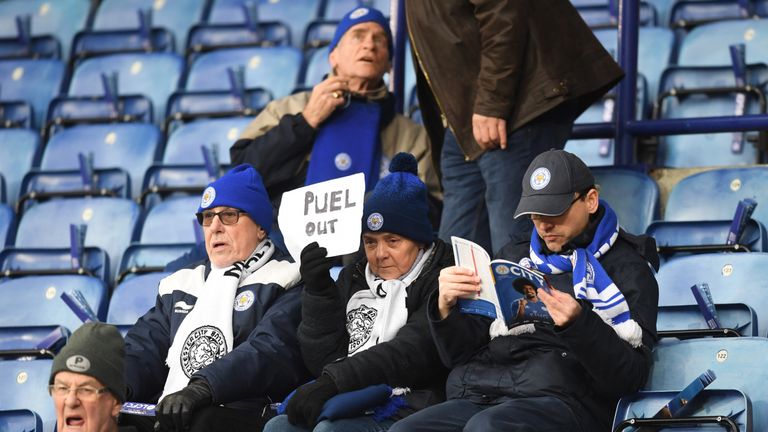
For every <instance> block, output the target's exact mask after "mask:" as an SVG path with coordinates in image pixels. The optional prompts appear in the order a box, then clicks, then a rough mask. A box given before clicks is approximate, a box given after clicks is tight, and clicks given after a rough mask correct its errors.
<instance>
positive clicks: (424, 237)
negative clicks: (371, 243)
mask: <svg viewBox="0 0 768 432" xmlns="http://www.w3.org/2000/svg"><path fill="white" fill-rule="evenodd" d="M417 174H418V164H417V163H416V158H415V157H413V155H412V154H410V153H398V154H396V155H395V157H394V158H392V162H390V164H389V175H387V176H386V177H384V178H382V179H381V180H379V182H378V183H377V184H376V187H375V188H374V189H373V191H371V193H370V194H369V195H368V199H367V200H366V201H365V205H364V206H363V232H364V233H366V232H389V233H393V234H399V235H401V236H403V237H406V238H408V239H411V240H413V241H415V242H417V243H422V244H424V245H426V246H429V245H431V244H432V240H433V237H434V234H433V230H432V224H430V223H429V208H428V204H427V187H426V186H425V185H424V183H423V182H422V181H421V179H419V177H418V175H417Z"/></svg>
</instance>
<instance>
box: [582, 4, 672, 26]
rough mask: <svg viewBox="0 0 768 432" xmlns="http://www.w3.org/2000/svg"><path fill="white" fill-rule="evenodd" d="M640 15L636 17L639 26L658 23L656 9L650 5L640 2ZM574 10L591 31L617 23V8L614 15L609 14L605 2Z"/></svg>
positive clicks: (609, 11) (608, 8) (609, 9)
mask: <svg viewBox="0 0 768 432" xmlns="http://www.w3.org/2000/svg"><path fill="white" fill-rule="evenodd" d="M639 3H640V14H639V16H638V22H639V24H640V25H641V26H649V27H651V26H656V24H657V22H658V13H657V12H656V8H654V7H653V5H652V4H650V3H648V2H645V1H641V2H639ZM576 10H578V11H579V14H580V15H581V18H582V19H583V20H584V22H586V23H587V25H588V26H590V27H591V28H593V29H600V28H606V27H616V26H617V25H618V23H619V13H618V7H617V8H616V10H615V15H614V14H613V13H611V12H612V11H611V8H610V7H609V6H608V5H607V2H603V4H601V5H585V6H578V7H577V8H576Z"/></svg>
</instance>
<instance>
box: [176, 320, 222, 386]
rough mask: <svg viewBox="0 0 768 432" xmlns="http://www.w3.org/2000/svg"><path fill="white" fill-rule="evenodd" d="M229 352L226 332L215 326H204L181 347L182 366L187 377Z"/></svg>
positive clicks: (193, 333)
mask: <svg viewBox="0 0 768 432" xmlns="http://www.w3.org/2000/svg"><path fill="white" fill-rule="evenodd" d="M226 353H227V341H226V339H225V338H224V333H223V332H222V331H221V330H219V329H218V328H216V327H213V326H202V327H198V328H197V329H195V330H194V331H193V332H192V333H190V334H189V336H187V339H186V340H185V341H184V345H183V346H182V348H181V359H180V360H181V367H182V369H183V370H184V374H185V375H187V377H192V374H194V373H195V372H197V371H199V370H200V369H202V368H204V367H206V366H208V365H209V364H211V363H213V362H215V361H216V360H218V359H220V358H221V357H224V355H225V354H226Z"/></svg>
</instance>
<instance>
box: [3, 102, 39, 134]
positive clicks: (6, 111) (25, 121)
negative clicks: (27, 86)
mask: <svg viewBox="0 0 768 432" xmlns="http://www.w3.org/2000/svg"><path fill="white" fill-rule="evenodd" d="M33 121H34V119H33V115H32V106H31V105H30V104H29V103H27V102H26V101H3V100H0V125H2V126H3V127H5V128H24V129H32V122H33Z"/></svg>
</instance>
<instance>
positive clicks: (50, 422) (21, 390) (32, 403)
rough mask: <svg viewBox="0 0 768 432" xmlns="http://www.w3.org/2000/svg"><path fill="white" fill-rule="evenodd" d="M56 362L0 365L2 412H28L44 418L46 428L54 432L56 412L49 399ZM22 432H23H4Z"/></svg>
mask: <svg viewBox="0 0 768 432" xmlns="http://www.w3.org/2000/svg"><path fill="white" fill-rule="evenodd" d="M52 363H53V360H50V359H39V360H26V361H25V360H8V361H0V388H2V389H3V391H1V392H0V409H3V410H12V409H28V410H31V411H34V412H35V413H37V414H38V415H39V416H40V419H41V420H42V423H43V428H44V430H46V431H52V430H53V429H54V426H55V425H56V411H55V409H54V407H53V401H52V400H51V396H49V395H48V378H49V377H50V375H51V366H52ZM3 430H7V431H19V430H23V429H3Z"/></svg>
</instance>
